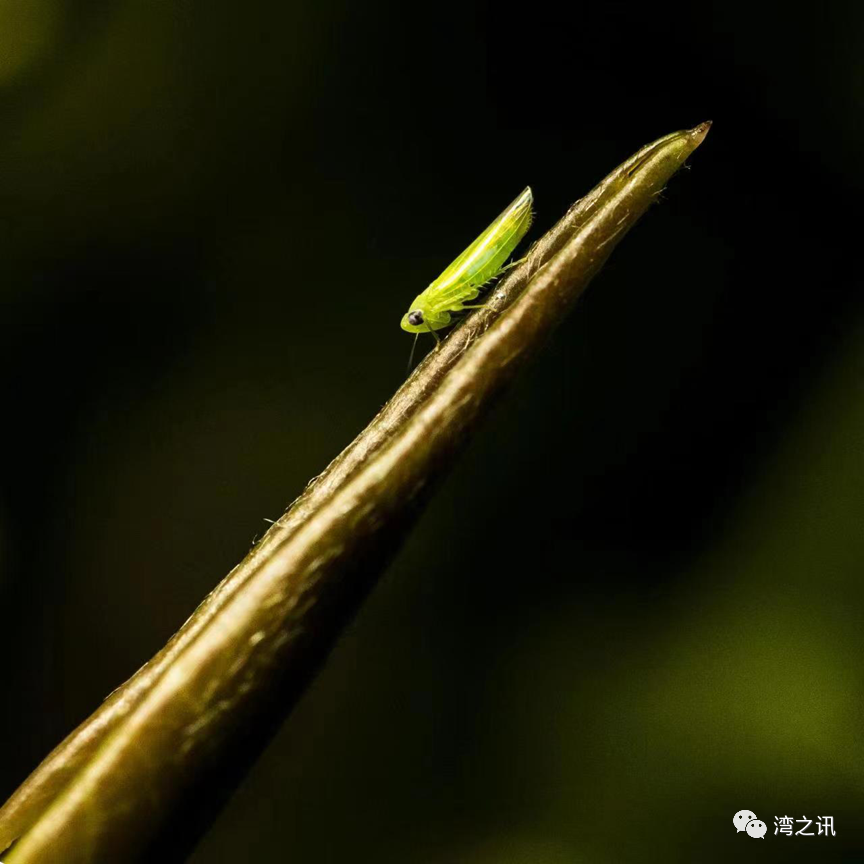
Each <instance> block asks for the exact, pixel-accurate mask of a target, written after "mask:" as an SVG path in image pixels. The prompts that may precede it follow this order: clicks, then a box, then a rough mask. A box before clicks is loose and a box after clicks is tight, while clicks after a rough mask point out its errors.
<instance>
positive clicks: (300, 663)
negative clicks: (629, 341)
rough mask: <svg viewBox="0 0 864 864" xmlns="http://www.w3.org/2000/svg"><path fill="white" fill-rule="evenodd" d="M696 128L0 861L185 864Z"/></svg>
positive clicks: (129, 689) (649, 166)
mask: <svg viewBox="0 0 864 864" xmlns="http://www.w3.org/2000/svg"><path fill="white" fill-rule="evenodd" d="M708 128H709V124H707V123H703V124H701V125H700V126H697V127H696V128H695V129H691V130H685V131H682V132H676V133H673V134H671V135H668V136H666V137H664V138H661V139H660V140H658V141H655V142H653V143H652V144H649V145H647V146H646V147H644V148H642V149H641V150H640V151H638V152H637V153H636V154H634V156H632V157H631V158H630V159H628V160H627V161H626V162H624V163H623V164H622V165H621V166H619V167H618V168H617V169H616V170H615V171H613V172H612V173H611V174H610V175H609V176H607V177H606V178H605V179H604V180H603V181H602V182H601V183H600V184H598V186H597V187H596V188H595V189H594V190H592V191H591V192H590V193H589V194H588V195H587V196H586V197H584V198H582V199H581V200H580V201H579V202H577V203H576V204H575V205H574V206H573V207H572V208H571V209H570V210H569V211H568V212H567V214H566V215H565V216H564V217H563V218H562V219H561V221H560V222H559V223H558V224H557V225H556V226H555V227H554V228H553V229H552V230H551V231H550V232H549V233H548V234H547V235H545V236H544V237H543V238H542V239H540V240H539V241H538V242H537V243H535V244H534V246H533V247H532V248H531V250H530V251H529V253H528V254H527V256H526V257H525V259H524V261H523V262H522V263H521V264H520V265H519V266H518V267H515V268H513V269H512V270H511V271H510V272H509V273H508V275H507V276H506V277H505V278H504V279H502V281H501V282H500V283H499V284H498V285H497V286H495V287H494V289H493V292H492V295H491V298H490V300H489V302H488V305H487V306H486V307H485V308H483V309H481V310H479V311H477V312H475V313H473V314H471V315H470V316H469V317H468V318H467V319H465V320H464V321H463V322H462V323H461V325H460V326H458V327H457V328H455V329H454V331H453V332H452V333H451V334H450V335H449V336H448V337H447V338H446V339H445V340H444V341H443V343H442V344H441V345H440V346H439V347H437V348H435V349H433V350H432V351H430V353H429V355H428V356H427V357H426V359H425V360H424V361H423V363H421V364H420V366H418V368H417V370H416V371H415V372H414V374H413V375H412V376H411V377H410V378H409V379H408V380H407V381H406V382H405V384H404V385H403V386H402V387H401V388H400V389H399V391H398V392H397V393H396V394H395V395H394V396H393V398H392V399H391V400H390V401H389V402H388V404H387V405H386V406H385V407H384V408H383V409H382V410H381V411H380V412H379V414H378V416H377V417H375V418H374V419H373V421H372V422H371V423H370V424H369V426H368V427H367V428H366V430H364V431H363V432H362V433H361V434H360V435H359V436H358V437H357V438H356V440H355V441H354V442H353V443H352V444H351V445H349V446H348V448H347V449H346V450H345V451H344V452H343V453H342V454H341V455H340V456H339V457H337V458H336V459H335V460H334V461H333V462H332V464H331V465H330V466H329V467H328V468H327V469H326V470H325V471H324V472H323V473H322V474H321V475H320V476H319V477H317V478H315V479H314V480H313V481H312V482H311V483H310V484H309V486H308V487H307V489H306V490H305V492H304V493H303V494H302V495H301V496H300V498H298V500H297V501H296V502H295V503H294V504H293V505H292V506H291V507H290V508H289V509H288V511H287V512H286V513H285V515H284V516H282V518H280V519H279V520H277V521H276V522H275V523H274V524H273V525H272V527H271V528H270V530H269V531H268V532H267V533H266V535H265V536H264V537H263V538H262V539H261V541H260V542H259V543H257V544H256V545H255V546H254V547H253V549H252V550H251V551H250V553H249V554H248V555H247V557H246V558H245V559H244V560H243V561H242V562H241V563H240V564H239V565H238V566H237V567H236V568H235V569H234V570H233V571H232V572H231V573H229V575H228V576H227V577H226V578H225V579H224V580H223V582H222V583H221V584H220V585H219V586H218V587H217V588H216V589H215V590H214V591H213V592H212V593H211V594H210V595H209V596H208V597H207V598H206V599H205V601H204V602H203V603H202V604H201V606H200V607H199V608H198V610H197V611H196V612H195V613H194V615H192V617H191V618H190V619H189V620H188V621H187V622H186V624H185V625H184V626H183V627H182V628H181V629H180V630H179V631H178V633H177V634H176V635H175V636H174V637H173V638H172V639H171V641H170V642H169V643H168V644H167V645H166V646H165V648H164V649H163V650H162V651H161V652H160V653H159V654H157V655H156V656H155V657H154V658H153V659H152V660H151V661H150V662H149V663H147V664H146V665H145V666H144V667H143V668H142V669H141V670H140V671H139V672H138V673H137V674H136V675H135V676H133V677H132V678H131V679H130V680H129V681H128V682H127V683H126V684H124V685H123V686H122V687H120V688H119V689H118V690H117V691H116V692H115V693H113V694H112V695H111V696H110V697H109V698H108V699H107V700H106V701H105V702H104V703H103V704H102V706H101V707H100V708H99V709H98V710H97V711H96V713H95V714H93V715H92V717H91V718H90V719H89V720H87V721H86V722H84V723H83V724H82V725H81V726H80V727H79V728H78V729H77V730H76V731H75V732H73V733H72V734H71V735H70V736H69V737H68V738H67V739H66V741H64V742H63V743H62V744H61V745H60V746H59V747H58V748H57V749H56V750H55V751H54V752H53V753H52V754H51V755H50V756H48V758H47V759H46V760H45V761H44V762H43V763H42V764H41V765H40V766H39V767H38V768H37V769H36V771H34V773H33V774H32V775H31V777H30V778H29V779H28V780H27V781H26V782H25V783H24V784H23V785H22V786H21V787H20V789H19V790H18V791H17V792H16V793H15V794H14V795H13V796H12V798H11V799H10V800H9V801H8V802H7V804H6V805H5V806H4V807H3V808H2V810H0V849H4V848H6V847H8V846H9V845H10V844H14V845H13V846H12V849H11V851H9V852H8V853H7V854H6V855H5V856H4V858H3V860H4V862H5V864H49V862H50V864H55V862H56V864H60V862H63V864H96V862H99V864H109V862H118V861H122V862H133V861H138V860H144V859H148V860H152V855H153V854H154V850H156V849H158V850H159V860H161V861H168V860H182V859H183V857H184V856H185V854H186V852H187V851H188V848H189V846H190V844H192V843H194V842H195V840H196V838H197V837H198V836H200V833H201V832H202V831H203V830H205V829H206V826H207V825H208V824H209V822H210V821H212V818H213V817H214V815H215V813H216V812H218V809H219V806H220V804H221V803H222V800H223V797H224V795H225V794H226V790H230V788H231V787H232V786H233V785H234V784H235V783H236V782H239V779H240V778H241V777H242V776H243V773H244V772H245V770H247V769H248V767H249V765H250V764H251V763H252V762H253V761H254V759H255V757H256V756H257V755H258V753H259V752H260V750H261V749H262V747H263V746H264V744H265V743H266V742H267V740H268V739H269V737H270V736H271V735H272V733H273V731H274V730H275V729H276V728H278V725H279V723H280V722H281V721H282V720H283V719H284V717H285V716H286V715H287V713H288V712H289V711H290V710H291V708H292V706H293V705H294V704H295V703H296V701H297V699H298V698H299V697H300V695H301V694H302V693H303V691H304V689H305V688H306V686H307V684H308V683H309V681H310V680H311V679H312V678H313V676H314V674H315V672H316V671H317V669H318V668H320V665H321V663H322V662H323V661H324V660H325V659H326V657H327V654H328V652H329V651H330V649H331V648H332V646H333V644H334V642H335V640H336V639H337V638H338V637H339V634H340V632H342V630H343V629H344V627H345V625H346V623H347V622H349V621H350V620H351V618H352V616H353V615H354V614H355V612H356V610H357V608H358V607H359V605H360V604H361V602H362V600H363V598H364V597H365V596H366V595H367V593H368V592H369V590H370V589H371V588H372V586H373V585H374V584H375V582H376V581H377V579H378V578H379V576H380V575H381V573H382V571H383V570H384V568H385V567H386V564H387V562H388V561H389V560H390V558H391V557H392V556H393V555H394V554H395V552H396V551H397V550H398V548H399V546H400V543H401V541H402V539H403V538H404V536H405V534H406V532H407V531H408V530H409V529H410V527H411V525H412V524H413V522H414V520H415V519H416V518H417V516H418V515H419V513H420V512H421V510H422V508H423V506H424V504H425V502H426V501H427V500H428V498H429V495H430V494H431V492H432V491H433V490H434V488H435V485H436V483H438V482H439V481H440V480H441V479H442V478H443V477H444V476H445V474H446V473H447V471H448V469H449V467H450V466H451V464H452V463H453V461H454V458H455V457H456V456H457V455H458V453H459V452H460V450H461V449H462V448H463V446H464V445H465V443H466V442H467V441H468V440H469V439H470V437H471V435H472V433H473V432H474V430H475V429H476V428H477V426H478V423H479V421H480V420H481V419H482V418H483V416H484V415H485V414H486V413H487V411H488V410H489V408H490V406H491V405H492V404H494V402H495V400H496V398H497V397H498V396H499V395H500V394H501V393H502V391H503V390H504V389H505V388H506V387H507V385H508V384H509V383H510V382H511V381H512V380H513V378H514V376H515V375H516V374H517V373H518V372H519V370H520V369H522V368H523V367H524V365H525V364H526V363H527V362H528V361H529V360H530V359H531V357H532V356H534V355H535V354H536V352H537V351H538V350H539V349H540V348H541V347H542V345H543V343H544V341H545V340H546V339H547V337H548V336H549V335H550V334H551V333H552V332H553V330H554V329H555V327H556V326H557V325H558V323H559V322H560V321H561V320H562V319H563V318H564V317H565V316H566V314H567V313H568V311H569V310H570V309H571V308H572V306H573V305H574V303H575V302H576V300H577V299H578V297H579V296H580V294H581V293H582V291H583V290H584V288H585V287H586V286H587V284H588V283H589V281H590V280H591V278H592V277H593V276H594V275H595V274H596V273H597V272H598V270H599V269H600V268H601V267H602V266H603V264H604V262H605V261H606V259H607V257H608V256H609V254H610V253H611V252H612V250H613V248H614V247H615V246H616V244H617V243H618V242H619V241H620V240H621V238H622V237H623V236H624V235H625V234H626V232H627V231H628V230H629V228H630V227H632V226H633V225H634V224H635V222H636V221H638V219H639V218H640V217H641V216H642V214H643V213H644V212H645V211H646V210H647V209H648V207H649V206H650V205H651V204H652V203H653V202H654V201H655V200H656V199H657V197H658V195H659V193H660V192H661V191H662V190H663V188H664V187H665V185H666V183H667V182H668V181H669V179H670V177H672V175H673V174H675V172H676V171H677V170H678V169H679V168H680V167H681V166H682V165H683V164H684V162H685V160H686V159H687V157H688V156H689V155H690V154H691V153H692V152H693V151H694V150H695V149H696V148H697V147H698V146H699V144H700V143H701V142H702V141H703V139H704V137H705V135H706V134H707V131H708ZM536 191H537V192H538V194H539V195H540V196H541V197H542V190H536ZM526 422H528V421H526ZM504 494H506V489H505V490H504ZM217 776H218V777H219V778H220V782H219V783H215V782H212V781H213V779H214V778H215V777H217ZM226 777H228V778H230V780H229V781H228V782H226V780H225V778H226ZM217 790H218V791H217Z"/></svg>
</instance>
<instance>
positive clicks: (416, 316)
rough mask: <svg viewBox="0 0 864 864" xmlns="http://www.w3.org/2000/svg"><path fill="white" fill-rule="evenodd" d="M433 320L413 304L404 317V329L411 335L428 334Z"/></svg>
mask: <svg viewBox="0 0 864 864" xmlns="http://www.w3.org/2000/svg"><path fill="white" fill-rule="evenodd" d="M430 321H431V319H430V318H429V317H428V315H427V314H426V313H425V312H424V311H423V310H422V309H420V308H418V307H417V306H416V305H414V304H413V303H412V304H411V306H409V307H408V311H407V312H406V313H405V314H404V315H403V316H402V329H403V330H407V331H408V332H409V333H426V332H428V330H429V323H430Z"/></svg>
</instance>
